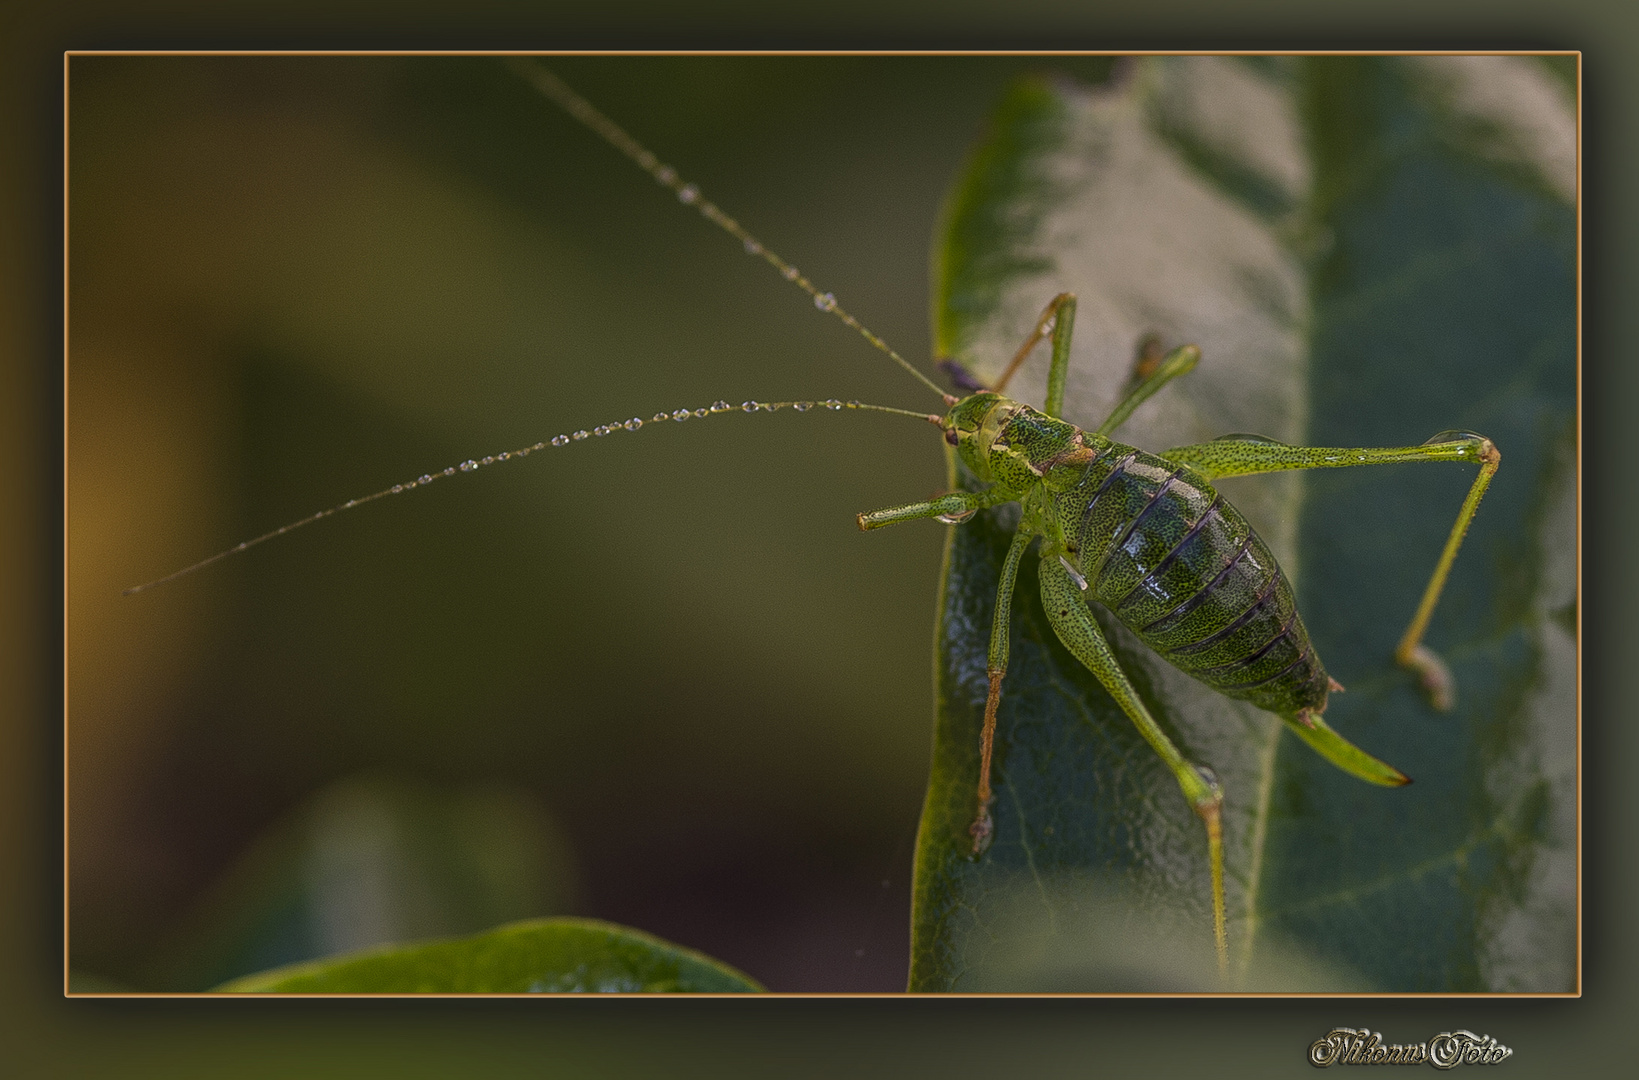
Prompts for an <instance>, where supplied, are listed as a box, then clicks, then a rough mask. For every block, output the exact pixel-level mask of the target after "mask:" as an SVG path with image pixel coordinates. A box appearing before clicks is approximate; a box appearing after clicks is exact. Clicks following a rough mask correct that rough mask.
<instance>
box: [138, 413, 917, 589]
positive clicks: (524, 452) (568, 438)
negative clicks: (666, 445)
mask: <svg viewBox="0 0 1639 1080" xmlns="http://www.w3.org/2000/svg"><path fill="white" fill-rule="evenodd" d="M781 409H791V410H793V411H794V412H808V411H809V410H810V409H828V410H830V411H832V412H837V411H840V410H843V409H855V410H860V411H864V412H879V413H889V414H891V415H894V416H910V417H914V418H915V419H917V420H922V421H924V422H926V423H930V424H933V425H935V426H938V425H940V424H942V423H943V422H944V418H943V417H940V416H937V415H935V414H933V413H919V412H916V411H914V410H911V409H896V408H894V407H893V406H891V405H869V404H866V403H865V402H863V401H838V400H837V399H836V398H829V399H827V400H825V401H747V402H744V403H743V404H740V405H730V404H729V403H728V402H726V401H717V402H713V403H712V404H710V405H707V406H705V407H704V408H699V409H676V410H674V411H672V412H658V413H655V414H654V416H652V417H650V418H649V419H648V420H644V419H643V418H642V417H638V416H634V417H632V418H631V419H630V420H616V421H615V422H614V423H611V424H599V425H598V426H597V427H595V428H592V429H591V430H589V431H588V430H584V429H583V430H580V431H576V432H573V433H571V434H568V435H554V436H553V437H552V438H550V439H543V440H542V441H541V442H538V443H534V444H533V445H530V446H524V447H520V448H518V449H517V450H504V451H502V452H501V453H499V454H488V455H486V456H484V457H481V458H468V459H467V460H465V461H463V462H461V463H460V464H459V465H450V466H447V467H445V468H443V469H440V470H439V471H438V472H430V473H423V474H422V475H420V476H418V477H416V478H415V479H414V480H406V481H404V482H403V483H401V484H394V485H393V486H392V487H390V488H383V489H381V490H380V491H377V492H375V493H374V494H370V495H363V496H360V497H359V498H356V499H348V500H347V501H346V502H344V503H337V504H336V505H335V506H332V507H330V508H329V509H327V510H320V511H319V512H318V513H315V514H309V515H308V516H307V517H304V518H302V519H301V520H300V521H292V522H291V523H290V524H288V525H281V526H279V527H278V528H277V529H274V530H273V531H272V532H265V533H263V534H262V535H261V536H258V537H254V538H253V539H250V540H245V541H243V542H241V543H238V544H235V545H234V546H233V547H230V548H228V549H227V550H226V551H219V552H217V553H216V554H215V555H212V556H211V557H210V558H208V559H201V560H199V561H198V562H196V563H194V564H193V565H192V566H184V567H183V568H182V569H180V570H178V571H176V572H174V573H170V574H166V575H165V576H164V577H162V578H155V579H154V580H153V581H148V582H144V583H143V584H141V585H133V586H131V587H130V588H129V589H126V590H124V592H123V593H122V594H121V595H123V596H131V595H134V594H135V593H139V592H143V591H144V590H147V589H151V588H153V587H154V586H156V585H164V584H165V583H166V582H168V581H175V580H176V579H177V578H179V577H183V576H185V575H187V574H191V573H193V572H194V571H195V570H203V569H204V568H205V567H207V566H210V565H211V564H212V563H215V562H218V561H220V560H222V559H225V558H227V557H228V556H229V555H237V554H238V553H239V552H241V551H246V550H249V549H250V548H253V547H255V546H256V545H258V544H264V543H266V542H267V541H269V540H273V539H275V538H277V537H280V536H283V535H285V534H286V533H290V532H295V531H296V530H297V529H300V528H302V527H303V526H304V525H311V524H313V523H314V522H316V521H323V520H324V519H325V518H327V517H332V516H334V515H336V514H339V513H341V512H342V511H344V510H352V509H354V508H355V507H360V506H363V505H364V504H365V503H372V502H375V501H376V500H377V499H385V498H386V497H387V496H389V495H401V494H403V493H404V492H406V491H412V490H414V489H416V488H422V487H426V486H427V485H428V484H430V483H432V482H433V481H434V480H442V479H443V478H444V477H446V476H456V475H458V474H460V473H469V472H473V471H474V470H476V469H480V468H483V467H484V466H486V465H499V464H501V463H502V462H506V461H512V460H514V459H516V458H524V457H528V456H529V455H530V454H533V453H534V452H535V451H537V450H547V449H551V448H554V447H562V446H568V445H569V444H570V443H575V442H582V441H584V440H586V439H590V438H594V437H600V436H604V435H613V434H614V433H615V432H617V431H636V430H638V429H639V428H641V427H643V425H644V424H657V423H660V422H661V421H663V420H672V421H676V422H679V423H681V422H682V421H684V420H694V419H702V418H704V417H707V416H714V415H718V414H721V413H730V412H745V413H759V412H779V411H780V410H781Z"/></svg>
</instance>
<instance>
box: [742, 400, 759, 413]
mask: <svg viewBox="0 0 1639 1080" xmlns="http://www.w3.org/2000/svg"><path fill="white" fill-rule="evenodd" d="M740 408H741V410H743V411H744V412H756V411H757V410H758V409H760V408H762V406H760V405H758V404H757V403H756V402H755V401H748V402H746V403H745V404H744V405H741V406H740Z"/></svg>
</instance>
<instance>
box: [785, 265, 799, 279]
mask: <svg viewBox="0 0 1639 1080" xmlns="http://www.w3.org/2000/svg"><path fill="white" fill-rule="evenodd" d="M780 273H781V274H784V275H785V280H787V281H796V280H797V279H798V278H800V277H802V271H801V270H798V269H797V268H796V267H795V266H787V267H786V268H785V269H784V270H781V271H780Z"/></svg>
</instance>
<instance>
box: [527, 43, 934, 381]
mask: <svg viewBox="0 0 1639 1080" xmlns="http://www.w3.org/2000/svg"><path fill="white" fill-rule="evenodd" d="M507 62H508V64H510V65H511V67H512V70H513V71H515V72H517V73H518V74H519V75H520V76H522V77H523V78H524V79H526V80H527V81H528V82H530V83H531V84H533V85H534V87H535V88H536V89H537V90H539V91H540V92H541V93H543V94H545V95H546V96H547V97H549V98H551V99H552V100H553V101H554V102H556V103H557V104H558V105H559V106H560V107H562V109H563V111H564V112H566V113H568V114H569V115H570V116H573V117H574V118H575V119H576V120H579V121H580V122H581V123H583V124H585V125H586V126H587V127H589V128H591V129H592V131H594V132H596V133H597V134H598V135H600V136H602V138H603V140H604V141H605V142H607V143H608V144H609V145H610V146H613V147H614V148H615V149H616V150H619V151H620V152H621V153H622V154H625V155H626V156H627V157H629V158H631V159H632V161H634V162H635V163H636V164H637V167H638V168H640V169H642V170H643V171H644V172H646V173H648V174H649V175H650V176H652V177H654V178H655V180H657V181H659V182H660V183H661V184H662V185H663V186H665V187H668V188H670V189H671V190H672V191H673V192H675V193H676V194H677V198H678V201H679V202H681V203H683V205H685V206H692V207H694V208H695V209H696V210H699V211H700V216H701V217H703V218H705V219H706V220H707V221H709V222H711V223H712V224H713V225H716V226H717V227H718V228H720V229H722V230H723V231H724V232H726V233H728V234H729V235H730V236H732V237H734V238H735V239H736V240H738V241H740V243H741V244H743V245H745V249H746V254H747V255H754V256H757V257H759V258H761V259H762V260H763V261H764V262H766V263H767V264H768V265H770V266H772V267H773V268H774V269H775V270H776V271H778V272H779V275H780V276H781V277H783V278H784V279H785V280H787V281H789V282H791V283H792V284H793V285H795V286H797V288H799V289H801V290H802V291H803V292H805V293H807V294H808V295H809V296H811V297H813V298H814V306H815V307H817V308H819V309H820V310H821V311H825V312H829V313H830V314H832V315H835V316H836V317H837V318H839V319H841V320H842V321H843V323H844V324H845V325H846V326H848V327H850V328H852V329H853V330H855V331H857V332H858V333H859V336H860V337H862V338H864V339H865V340H866V341H868V342H870V343H871V344H872V345H874V346H875V347H876V348H878V349H880V350H881V351H882V352H884V353H886V354H887V355H888V357H889V359H891V360H892V361H893V362H894V363H896V364H898V365H899V366H900V367H902V368H904V369H905V370H906V371H908V372H910V373H911V374H912V375H914V376H915V377H916V379H917V380H918V381H919V382H921V383H922V384H923V385H924V386H926V387H927V388H928V389H929V390H932V391H933V392H934V393H935V394H938V395H939V396H940V398H942V399H945V403H946V404H947V405H948V404H951V403H952V399H951V398H950V396H949V395H948V394H946V393H945V392H944V391H943V390H941V389H940V388H939V385H938V384H937V383H935V382H934V381H933V380H932V379H930V378H928V377H927V376H926V375H924V374H922V373H921V372H920V371H918V370H917V369H916V368H915V367H914V366H913V365H912V364H911V362H910V361H908V360H906V359H905V358H904V357H903V356H900V355H899V354H898V353H897V352H895V351H894V350H893V347H892V346H890V345H889V344H888V343H887V342H886V341H883V340H882V339H881V338H879V337H877V336H876V335H875V334H874V333H872V332H871V331H870V329H869V328H868V327H866V326H865V325H864V324H862V323H861V322H860V321H859V320H858V319H856V318H854V317H853V316H852V315H850V314H848V312H846V311H844V310H843V309H842V307H841V305H839V304H838V303H837V298H836V296H835V294H833V293H828V292H820V290H819V286H817V285H815V284H814V283H813V282H812V281H809V280H808V279H807V278H805V277H803V276H802V272H801V271H799V270H798V269H797V268H796V267H795V266H792V265H791V264H790V263H788V262H786V261H785V260H784V259H782V258H780V257H779V256H778V255H776V254H775V253H774V252H772V251H770V250H768V248H766V247H764V246H763V244H762V242H761V241H759V240H758V239H757V238H756V237H755V236H752V235H751V234H750V233H748V232H746V230H745V229H744V228H742V227H741V225H740V223H739V222H738V221H735V220H734V219H733V218H731V217H729V216H728V215H727V214H725V213H723V212H722V211H721V210H719V209H718V208H717V206H716V204H715V203H712V202H709V201H708V200H707V199H706V198H705V197H704V196H703V195H701V194H700V188H699V187H698V186H696V185H695V184H691V183H688V182H686V181H684V180H683V178H682V177H680V176H678V175H677V170H676V169H674V168H672V167H671V166H670V165H666V164H663V163H662V162H661V161H660V159H659V158H657V157H655V156H654V155H653V154H651V153H649V151H647V150H645V149H644V148H643V145H642V144H641V143H639V142H638V141H637V140H636V139H634V138H632V137H631V136H630V135H628V134H626V132H625V131H623V130H621V128H620V126H619V125H618V124H616V123H615V122H614V121H613V120H611V119H609V118H608V117H607V116H605V115H603V114H602V113H601V112H599V111H598V110H597V107H596V106H595V105H593V104H592V103H591V102H590V101H587V100H586V99H585V98H583V97H581V96H580V95H579V94H577V93H575V91H574V90H572V89H571V88H570V87H569V84H568V83H565V82H564V81H563V80H562V79H560V78H558V77H557V76H556V75H554V74H552V72H551V71H549V70H547V69H546V68H544V67H542V66H541V65H540V64H536V63H531V62H530V61H529V60H528V59H526V58H524V57H521V56H515V57H511V58H509V59H508V61H507Z"/></svg>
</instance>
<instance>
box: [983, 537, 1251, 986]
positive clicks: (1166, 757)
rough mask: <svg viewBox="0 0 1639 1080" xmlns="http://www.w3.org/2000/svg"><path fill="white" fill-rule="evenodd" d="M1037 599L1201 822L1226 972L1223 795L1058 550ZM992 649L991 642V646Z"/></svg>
mask: <svg viewBox="0 0 1639 1080" xmlns="http://www.w3.org/2000/svg"><path fill="white" fill-rule="evenodd" d="M1041 599H1042V605H1043V606H1044V607H1045V608H1046V610H1047V620H1048V621H1049V622H1051V623H1052V624H1053V631H1054V632H1055V633H1056V634H1058V637H1059V640H1060V641H1062V642H1064V646H1065V648H1067V649H1069V650H1070V652H1071V653H1073V654H1074V655H1075V658H1076V659H1077V660H1080V661H1081V662H1082V664H1084V665H1086V667H1087V670H1088V671H1091V672H1092V673H1093V675H1094V676H1095V677H1096V678H1097V679H1098V681H1099V682H1100V683H1102V684H1103V686H1104V689H1106V690H1108V691H1109V692H1110V696H1111V697H1113V698H1115V702H1116V704H1117V705H1119V706H1121V711H1122V712H1124V713H1126V714H1127V716H1128V718H1129V719H1131V720H1132V722H1133V723H1134V724H1135V725H1137V727H1138V732H1139V734H1141V735H1143V736H1144V739H1145V741H1146V742H1148V743H1149V744H1150V746H1151V747H1153V748H1154V750H1155V752H1156V753H1157V754H1158V755H1160V757H1161V760H1162V761H1164V762H1165V763H1166V766H1167V768H1169V769H1171V770H1172V775H1173V776H1175V777H1177V779H1178V786H1179V787H1180V788H1182V789H1183V792H1184V798H1185V799H1187V800H1188V801H1189V805H1190V806H1191V807H1193V808H1194V810H1195V812H1196V813H1197V814H1199V815H1200V817H1201V820H1202V821H1203V822H1204V823H1205V824H1206V833H1207V855H1208V858H1209V859H1210V860H1211V863H1212V926H1213V933H1214V935H1215V937H1216V939H1217V945H1218V970H1219V971H1220V972H1225V971H1227V968H1228V962H1229V945H1228V939H1227V936H1226V935H1225V932H1224V847H1223V820H1222V810H1223V802H1224V795H1223V790H1222V789H1221V788H1220V787H1219V786H1218V781H1217V778H1216V777H1214V776H1213V775H1212V772H1211V771H1210V770H1208V769H1206V768H1204V767H1202V766H1200V765H1196V764H1194V763H1193V762H1191V761H1189V760H1187V759H1186V758H1185V757H1184V755H1183V754H1182V753H1181V752H1180V751H1179V749H1178V747H1177V746H1175V745H1174V744H1173V741H1172V740H1171V739H1169V738H1167V733H1166V732H1164V731H1162V730H1161V725H1159V724H1157V723H1156V722H1155V718H1154V717H1152V716H1151V715H1150V712H1149V710H1148V709H1146V708H1145V707H1144V702H1143V701H1142V700H1141V699H1140V698H1139V696H1138V692H1137V691H1136V690H1134V689H1133V686H1132V683H1130V682H1128V681H1127V676H1126V673H1125V672H1123V671H1122V670H1121V665H1120V664H1119V663H1118V662H1117V661H1116V658H1115V654H1114V653H1112V652H1111V651H1110V646H1109V643H1108V642H1107V641H1105V640H1104V632H1103V631H1102V630H1100V629H1099V625H1098V622H1097V621H1096V620H1095V619H1094V618H1093V613H1092V612H1091V611H1089V610H1087V604H1086V602H1085V601H1084V600H1083V599H1082V595H1081V590H1080V588H1079V587H1078V586H1077V585H1076V584H1075V582H1074V581H1073V580H1072V579H1071V577H1070V574H1069V572H1068V571H1067V570H1066V569H1065V568H1064V565H1063V564H1062V563H1061V562H1060V561H1059V560H1058V558H1057V553H1056V552H1052V551H1048V550H1045V547H1044V550H1043V552H1042V558H1041ZM992 648H994V643H993V644H992Z"/></svg>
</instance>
